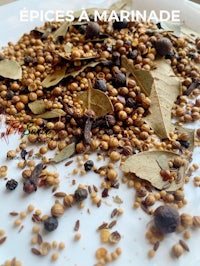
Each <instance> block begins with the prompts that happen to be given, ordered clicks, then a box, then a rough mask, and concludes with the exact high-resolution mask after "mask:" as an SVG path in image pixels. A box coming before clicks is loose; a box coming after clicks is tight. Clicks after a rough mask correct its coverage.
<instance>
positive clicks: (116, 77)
mask: <svg viewBox="0 0 200 266" xmlns="http://www.w3.org/2000/svg"><path fill="white" fill-rule="evenodd" d="M112 82H113V85H114V86H115V87H117V88H119V87H124V86H126V75H125V74H124V73H122V72H121V71H118V72H114V73H113V78H112Z"/></svg>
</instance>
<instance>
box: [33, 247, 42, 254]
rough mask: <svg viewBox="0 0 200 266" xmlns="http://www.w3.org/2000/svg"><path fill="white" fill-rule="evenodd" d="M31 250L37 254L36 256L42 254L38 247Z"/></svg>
mask: <svg viewBox="0 0 200 266" xmlns="http://www.w3.org/2000/svg"><path fill="white" fill-rule="evenodd" d="M31 252H32V253H33V254H34V255H36V256H40V255H41V253H40V251H39V250H38V249H36V248H31Z"/></svg>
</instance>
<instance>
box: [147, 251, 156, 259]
mask: <svg viewBox="0 0 200 266" xmlns="http://www.w3.org/2000/svg"><path fill="white" fill-rule="evenodd" d="M154 256H155V250H153V249H151V250H149V252H148V257H149V258H150V259H151V258H153V257H154Z"/></svg>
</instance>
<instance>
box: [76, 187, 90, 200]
mask: <svg viewBox="0 0 200 266" xmlns="http://www.w3.org/2000/svg"><path fill="white" fill-rule="evenodd" d="M87 196H88V192H87V190H86V189H85V188H78V189H77V190H75V192H74V198H75V200H76V201H77V202H81V201H83V200H84V199H86V198H87Z"/></svg>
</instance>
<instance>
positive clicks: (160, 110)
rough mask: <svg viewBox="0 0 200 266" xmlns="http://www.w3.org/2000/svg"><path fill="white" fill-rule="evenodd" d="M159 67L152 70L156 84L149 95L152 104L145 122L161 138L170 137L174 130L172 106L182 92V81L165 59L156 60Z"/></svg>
mask: <svg viewBox="0 0 200 266" xmlns="http://www.w3.org/2000/svg"><path fill="white" fill-rule="evenodd" d="M156 65H157V68H156V69H155V70H152V71H151V74H152V76H153V78H154V86H153V87H152V90H151V94H150V96H149V98H150V100H151V106H150V108H149V114H148V115H147V116H146V117H145V122H146V123H147V124H149V126H150V127H151V128H152V129H153V130H154V132H155V133H156V134H157V135H158V136H159V137H160V138H161V139H167V138H170V136H169V133H171V132H174V125H173V124H172V121H171V110H172V106H173V104H174V102H175V100H176V99H177V96H178V95H179V93H180V81H179V79H178V78H177V77H176V76H175V74H174V72H173V70H172V67H171V66H170V65H169V64H168V63H167V62H166V61H165V60H164V59H159V60H156Z"/></svg>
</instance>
